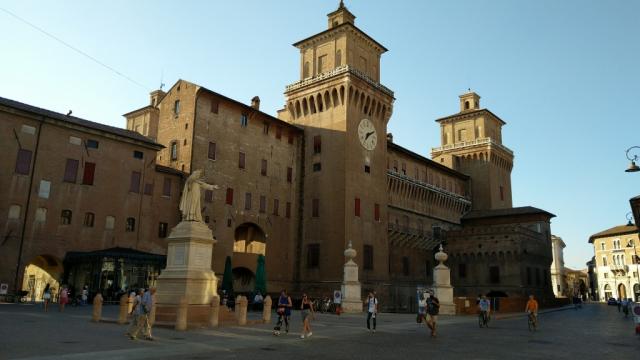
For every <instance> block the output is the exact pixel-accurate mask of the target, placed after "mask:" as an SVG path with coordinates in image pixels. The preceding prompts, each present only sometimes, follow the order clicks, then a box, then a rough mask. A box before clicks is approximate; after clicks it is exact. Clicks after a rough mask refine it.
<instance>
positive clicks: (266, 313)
mask: <svg viewBox="0 0 640 360" xmlns="http://www.w3.org/2000/svg"><path fill="white" fill-rule="evenodd" d="M262 321H264V323H265V324H268V323H270V322H271V296H269V295H267V296H265V297H264V303H263V309H262Z"/></svg>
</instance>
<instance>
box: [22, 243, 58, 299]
mask: <svg viewBox="0 0 640 360" xmlns="http://www.w3.org/2000/svg"><path fill="white" fill-rule="evenodd" d="M63 273H64V267H63V265H62V260H60V259H58V258H57V257H55V256H53V255H48V254H43V255H38V256H36V257H34V258H33V259H31V260H30V261H29V262H28V263H27V266H26V267H25V270H24V276H23V278H22V290H24V291H28V294H27V296H26V297H27V299H29V300H30V301H41V300H42V294H43V292H44V288H45V287H46V286H47V284H49V287H50V288H51V289H52V292H51V293H52V294H54V296H55V294H57V291H58V290H59V289H60V281H61V279H62V275H63Z"/></svg>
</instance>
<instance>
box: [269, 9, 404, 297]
mask: <svg viewBox="0 0 640 360" xmlns="http://www.w3.org/2000/svg"><path fill="white" fill-rule="evenodd" d="M327 17H328V28H327V29H326V30H324V31H322V32H320V33H318V34H316V35H313V36H311V37H308V38H306V39H304V40H301V41H298V42H297V43H295V44H293V45H294V46H295V47H296V48H298V49H299V50H300V80H299V81H297V82H295V83H293V84H291V85H288V86H287V87H286V91H285V96H286V105H285V108H284V109H283V110H280V111H279V113H278V116H279V117H280V118H281V119H283V120H285V121H288V122H290V123H292V124H295V125H298V126H300V127H303V128H304V130H305V131H304V134H305V135H304V151H303V154H304V161H303V169H302V182H303V183H302V189H301V190H302V195H301V196H302V197H303V199H301V202H300V206H301V209H300V212H299V214H300V219H301V229H300V233H299V243H298V244H297V252H296V258H297V259H298V264H297V267H296V269H295V271H296V274H295V278H296V282H297V283H299V284H301V286H302V287H303V288H304V289H305V291H309V292H312V293H314V292H326V291H328V290H332V289H337V288H339V284H340V282H341V280H342V272H343V267H342V265H343V264H344V256H343V252H344V249H345V248H346V247H347V244H348V243H349V242H352V244H353V248H354V249H355V250H357V253H358V255H357V257H356V258H355V259H354V260H355V261H356V262H357V263H358V265H359V268H360V281H361V282H363V285H364V288H367V286H368V287H372V286H374V285H375V284H380V283H381V282H383V281H385V280H387V279H388V273H389V271H388V252H389V244H388V240H387V214H386V212H387V201H388V194H387V185H386V172H387V170H386V168H387V164H386V154H387V143H386V142H387V138H386V133H387V122H388V121H389V118H390V117H391V113H392V107H393V101H394V96H393V92H392V91H391V90H389V89H388V88H386V87H385V86H383V85H382V84H380V57H381V55H382V54H383V53H384V52H386V51H387V49H386V48H385V47H384V46H382V45H381V44H380V43H378V42H377V41H376V40H374V39H373V38H372V37H370V36H369V35H367V34H366V33H365V32H363V31H362V30H360V29H359V28H358V27H356V25H355V18H356V17H355V16H354V15H353V14H352V13H351V12H350V11H349V10H348V9H347V8H346V7H345V6H344V4H343V2H342V1H341V2H340V5H339V7H338V9H337V10H335V11H333V12H331V13H329V14H328V15H327Z"/></svg>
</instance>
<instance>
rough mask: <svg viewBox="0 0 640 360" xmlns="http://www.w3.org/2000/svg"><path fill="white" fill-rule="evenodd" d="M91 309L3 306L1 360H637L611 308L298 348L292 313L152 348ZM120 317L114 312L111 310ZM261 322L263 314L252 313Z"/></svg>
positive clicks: (331, 330)
mask: <svg viewBox="0 0 640 360" xmlns="http://www.w3.org/2000/svg"><path fill="white" fill-rule="evenodd" d="M90 311H91V310H90V307H82V308H68V309H67V310H66V311H65V312H64V313H59V312H58V311H57V309H56V308H55V307H52V308H51V309H50V311H49V312H48V313H44V312H43V311H42V308H41V306H39V305H13V304H0V319H2V326H0V359H83V360H85V359H92V360H93V359H248V358H260V359H264V358H266V359H272V358H278V359H292V358H298V359H302V358H303V359H305V360H307V359H327V358H331V359H403V360H408V359H416V358H418V357H433V358H435V359H456V360H463V359H512V358H518V359H639V358H640V336H636V335H634V334H633V326H634V324H633V321H631V319H625V318H624V317H623V316H622V315H621V314H620V313H618V311H617V309H616V308H615V307H613V306H611V307H607V306H606V305H600V304H589V305H586V306H584V307H583V308H582V309H581V310H573V309H569V310H566V309H565V310H562V311H553V312H548V313H544V314H541V315H540V328H539V330H538V331H537V332H535V333H531V332H529V331H528V330H527V324H526V318H525V317H524V316H523V315H519V314H516V315H511V316H502V317H500V318H498V319H492V321H491V323H490V327H489V328H488V329H480V328H478V324H477V319H476V317H474V316H457V317H447V316H441V317H440V328H439V331H438V337H437V338H430V337H429V336H427V331H426V329H425V326H424V325H421V324H416V322H415V316H414V315H408V314H380V315H379V318H378V331H377V332H376V333H375V334H371V333H369V332H367V331H366V328H365V317H364V316H353V315H348V316H345V315H343V316H340V317H338V316H336V315H326V314H319V315H318V316H317V319H316V321H314V322H313V336H311V337H310V338H307V339H304V340H303V339H300V330H301V325H302V324H301V321H300V316H299V314H298V313H294V315H293V319H292V326H291V332H290V333H289V334H288V335H282V336H279V337H276V336H273V335H272V327H273V324H265V325H260V326H255V327H222V328H219V329H216V330H209V329H199V330H191V331H188V332H176V331H174V330H172V329H168V328H155V329H154V336H155V337H156V339H157V340H156V341H153V342H149V341H144V340H138V341H131V340H129V339H128V338H127V337H125V336H124V332H125V331H126V326H123V325H117V324H115V323H100V324H95V323H91V322H89V319H90ZM104 313H105V316H106V317H111V318H115V317H116V313H117V307H116V306H107V307H105V311H104ZM251 315H252V316H254V317H257V316H258V314H255V313H253V314H251Z"/></svg>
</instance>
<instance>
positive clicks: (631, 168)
mask: <svg viewBox="0 0 640 360" xmlns="http://www.w3.org/2000/svg"><path fill="white" fill-rule="evenodd" d="M633 149H640V146H632V147H630V148H628V149H627V151H625V155H626V156H627V159H628V160H629V161H631V164H629V167H628V168H627V170H625V171H626V172H638V171H640V166H638V165H636V160H638V155H633V156H629V152H630V151H631V150H633Z"/></svg>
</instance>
